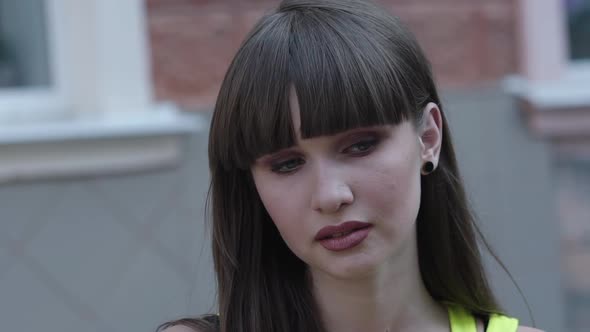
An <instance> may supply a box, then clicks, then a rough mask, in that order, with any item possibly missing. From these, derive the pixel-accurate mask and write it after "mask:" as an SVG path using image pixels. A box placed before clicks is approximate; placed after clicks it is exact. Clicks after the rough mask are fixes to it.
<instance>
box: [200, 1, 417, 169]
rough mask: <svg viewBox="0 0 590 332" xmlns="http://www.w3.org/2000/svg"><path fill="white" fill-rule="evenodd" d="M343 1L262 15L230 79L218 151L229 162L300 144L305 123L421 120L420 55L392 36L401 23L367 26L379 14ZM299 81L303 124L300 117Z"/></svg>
mask: <svg viewBox="0 0 590 332" xmlns="http://www.w3.org/2000/svg"><path fill="white" fill-rule="evenodd" d="M298 3H302V4H303V6H301V5H298ZM343 3H345V1H343ZM303 7H304V8H303ZM336 7H337V6H336ZM343 8H345V7H343ZM338 9H339V8H336V9H335V8H334V6H331V7H330V8H324V7H322V6H321V5H318V6H317V7H313V6H311V7H310V6H309V4H308V3H305V1H300V2H297V1H293V2H291V3H290V4H288V5H284V6H282V7H281V8H279V11H278V12H276V13H273V14H271V15H269V16H266V17H265V18H263V19H262V20H261V21H260V22H259V23H258V25H257V26H256V27H255V28H254V30H253V31H252V32H251V34H250V35H249V36H248V38H247V39H246V40H245V41H244V43H243V44H242V46H241V48H240V50H239V51H238V53H237V55H236V57H235V58H234V60H233V62H232V64H231V65H230V68H229V70H228V72H227V74H226V77H225V79H224V82H223V84H222V87H221V91H220V94H219V98H218V100H217V104H216V109H215V113H214V118H213V123H212V131H211V137H210V139H211V143H210V144H211V145H210V149H211V150H210V153H211V156H212V157H214V158H212V160H213V159H214V160H216V161H217V162H218V163H219V164H220V165H221V166H222V167H223V168H224V169H226V170H229V169H234V168H239V169H249V168H250V166H251V165H252V163H253V162H254V161H255V160H256V159H257V158H258V157H260V156H262V155H265V154H268V153H272V152H275V151H278V150H281V149H284V148H288V147H291V146H293V145H295V143H296V137H297V135H296V133H297V131H299V132H300V135H301V137H302V138H311V137H317V136H323V135H332V134H336V133H339V132H342V131H346V130H349V129H353V128H358V127H365V126H375V125H384V124H398V123H400V122H402V121H404V120H412V121H413V120H417V117H418V115H417V114H418V112H416V108H417V106H418V105H417V104H416V97H415V96H414V94H415V93H416V92H417V90H419V89H414V90H413V88H415V87H416V86H417V84H413V83H414V82H413V79H412V78H411V77H408V75H409V74H412V72H411V71H410V70H408V68H410V67H411V66H412V65H413V64H409V63H405V62H404V61H403V59H402V57H400V56H399V54H398V53H399V52H407V50H404V49H403V47H401V46H400V47H396V45H395V44H394V43H392V42H391V40H394V39H395V38H392V36H391V34H392V33H396V31H398V33H399V31H400V29H399V27H398V26H394V27H391V26H385V25H384V26H377V25H376V23H374V24H375V25H374V26H369V27H368V26H366V25H367V24H373V23H371V22H372V21H371V20H367V19H366V18H362V19H359V18H358V17H355V15H358V12H357V13H356V14H352V13H347V12H346V11H345V10H344V11H343V10H338ZM340 9H342V8H340ZM367 22H369V23H367ZM391 23H395V22H391ZM369 31H378V32H382V33H377V34H371V33H369ZM414 68H415V67H414ZM404 73H406V74H405V75H404ZM415 74H418V73H415ZM416 76H419V75H416ZM293 89H294V91H295V94H296V96H297V99H298V103H299V108H300V109H299V116H300V120H301V121H300V122H301V128H294V125H293V121H292V112H291V109H290V106H289V96H290V95H291V92H292V90H293ZM212 162H213V161H212Z"/></svg>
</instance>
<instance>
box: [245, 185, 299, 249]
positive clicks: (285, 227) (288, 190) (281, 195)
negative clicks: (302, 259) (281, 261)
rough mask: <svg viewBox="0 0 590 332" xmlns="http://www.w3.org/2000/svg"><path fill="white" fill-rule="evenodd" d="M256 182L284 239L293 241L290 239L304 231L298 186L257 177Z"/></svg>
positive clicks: (265, 205) (264, 202) (268, 210)
mask: <svg viewBox="0 0 590 332" xmlns="http://www.w3.org/2000/svg"><path fill="white" fill-rule="evenodd" d="M255 183H256V189H257V190H258V194H259V195H260V199H261V201H262V203H263V205H264V207H265V208H266V211H267V212H268V214H269V216H270V217H271V219H272V220H273V222H274V224H275V225H276V227H277V229H278V230H279V232H280V233H281V236H282V237H283V239H284V240H285V241H286V242H287V243H289V242H292V241H290V239H295V238H298V234H300V233H301V232H302V227H301V224H302V220H301V214H302V212H303V206H302V199H301V195H300V194H298V188H297V187H296V186H293V185H289V184H288V183H287V182H284V183H281V182H277V181H272V183H271V182H270V181H266V179H264V178H262V179H261V178H258V179H256V178H255Z"/></svg>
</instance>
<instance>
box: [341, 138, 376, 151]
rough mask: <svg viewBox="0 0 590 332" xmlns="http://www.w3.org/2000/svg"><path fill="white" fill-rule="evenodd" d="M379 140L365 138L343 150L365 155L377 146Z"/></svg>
mask: <svg viewBox="0 0 590 332" xmlns="http://www.w3.org/2000/svg"><path fill="white" fill-rule="evenodd" d="M378 141H379V140H378V139H377V138H371V139H365V140H362V141H360V142H357V143H355V144H353V145H351V146H349V147H347V148H346V149H344V151H343V152H344V153H350V154H353V155H363V154H366V153H368V152H371V151H373V149H374V148H375V146H377V143H379V142H378Z"/></svg>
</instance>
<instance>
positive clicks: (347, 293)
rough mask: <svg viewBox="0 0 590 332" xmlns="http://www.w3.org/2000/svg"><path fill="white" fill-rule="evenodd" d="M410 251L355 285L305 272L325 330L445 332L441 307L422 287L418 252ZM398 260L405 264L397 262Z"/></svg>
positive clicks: (346, 281)
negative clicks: (311, 283) (308, 274)
mask: <svg viewBox="0 0 590 332" xmlns="http://www.w3.org/2000/svg"><path fill="white" fill-rule="evenodd" d="M411 251H414V253H412V254H410V255H405V254H404V255H400V256H398V258H397V259H395V261H394V260H393V259H392V261H391V262H390V263H389V264H384V266H382V267H380V268H379V269H378V270H377V271H375V272H373V273H372V274H370V275H367V276H363V277H362V278H358V279H354V280H342V279H335V278H332V277H331V276H329V275H327V274H325V273H323V272H320V271H310V273H311V278H312V281H313V293H314V297H315V300H316V302H317V304H318V307H319V309H320V312H321V316H322V320H323V323H324V326H325V327H326V331H328V332H336V331H338V332H353V331H354V332H358V331H367V332H385V331H389V332H394V331H395V332H402V331H403V332H410V331H421V332H435V331H436V332H448V331H449V322H448V314H447V311H446V308H445V307H444V306H442V305H440V304H439V303H437V302H436V301H435V300H434V299H432V297H431V296H430V295H429V293H428V291H427V290H426V288H425V287H424V284H423V282H422V279H421V277H420V272H419V267H418V264H417V262H418V259H417V253H416V252H417V250H416V249H413V250H411ZM412 255H415V256H416V257H411V256H412ZM402 257H403V260H404V262H402V261H400V259H402Z"/></svg>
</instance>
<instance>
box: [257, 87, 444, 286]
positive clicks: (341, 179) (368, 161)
mask: <svg viewBox="0 0 590 332" xmlns="http://www.w3.org/2000/svg"><path fill="white" fill-rule="evenodd" d="M432 105H434V104H432ZM291 109H292V115H293V121H294V125H295V128H296V129H297V128H299V122H300V121H299V107H298V105H297V101H296V99H295V98H292V99H291ZM436 112H438V109H436ZM437 114H438V113H437ZM435 116H436V114H435ZM434 126H435V127H436V123H434ZM425 133H426V134H427V136H428V137H427V138H428V139H429V142H430V141H431V140H432V136H433V134H432V131H428V129H427V130H426V131H425ZM439 136H440V135H439ZM422 138H423V137H421V136H420V135H419V134H418V132H417V131H416V130H415V128H414V126H413V125H412V123H410V122H407V121H406V122H403V123H401V124H399V125H394V126H393V125H387V126H378V127H368V128H358V129H353V130H349V131H345V132H342V133H339V134H336V135H331V136H321V137H315V138H310V139H301V138H300V136H299V137H298V138H297V142H296V145H295V146H293V147H292V148H289V149H285V150H281V151H278V152H276V153H273V154H270V155H266V156H263V157H261V158H259V159H258V160H256V162H255V163H254V165H253V166H252V174H253V178H254V182H255V184H256V188H257V190H258V193H259V195H260V198H261V200H262V202H263V204H264V206H265V207H266V209H267V211H268V213H269V215H270V217H271V218H272V220H273V221H274V223H275V225H276V227H277V229H278V230H279V232H280V234H281V236H282V238H283V240H284V241H285V242H286V244H287V246H288V247H289V248H290V249H291V251H292V252H293V253H294V254H295V255H297V256H298V257H299V258H300V259H301V260H302V261H304V262H305V263H306V264H307V265H308V266H309V267H310V269H311V271H312V274H313V273H314V272H323V273H327V274H328V275H331V276H332V277H336V278H355V277H363V276H366V275H368V274H372V273H374V272H377V271H378V270H379V269H380V268H381V267H383V266H384V265H385V264H387V263H391V262H395V261H397V260H398V259H397V258H399V259H402V260H403V259H407V258H408V257H404V255H406V252H408V251H407V250H405V249H407V248H409V247H410V246H412V245H414V235H415V220H416V216H417V214H418V208H419V206H420V170H421V166H422V164H423V162H424V161H426V160H430V161H433V162H434V163H435V165H436V158H435V157H434V155H436V157H438V152H437V148H436V147H435V149H434V150H432V149H431V147H430V146H428V145H425V144H424V143H423V142H422ZM433 152H436V153H435V154H434V155H433V157H432V158H429V156H430V153H433ZM423 158H424V159H423ZM334 226H335V227H334ZM410 252H411V250H410ZM407 255H409V253H408V254H407ZM407 255H406V256H407ZM396 257H397V258H396Z"/></svg>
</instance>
